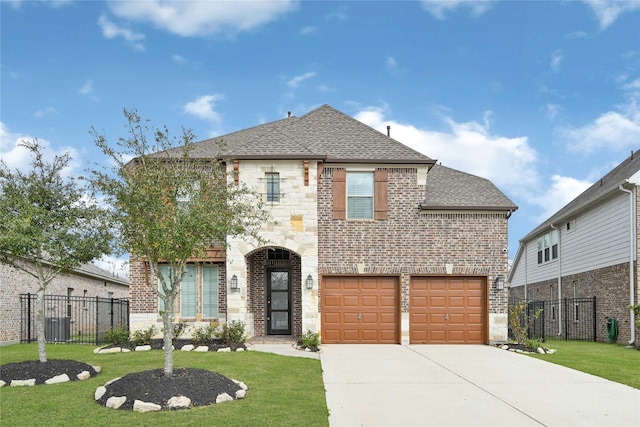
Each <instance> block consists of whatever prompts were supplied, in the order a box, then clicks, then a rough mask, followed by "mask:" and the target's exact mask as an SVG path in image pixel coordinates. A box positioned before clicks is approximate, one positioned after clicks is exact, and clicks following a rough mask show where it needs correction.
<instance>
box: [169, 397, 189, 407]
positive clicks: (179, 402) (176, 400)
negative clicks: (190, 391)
mask: <svg viewBox="0 0 640 427" xmlns="http://www.w3.org/2000/svg"><path fill="white" fill-rule="evenodd" d="M189 406H191V399H189V398H188V397H187V396H173V397H172V398H171V399H169V400H168V401H167V407H168V408H169V409H181V408H188V407H189Z"/></svg>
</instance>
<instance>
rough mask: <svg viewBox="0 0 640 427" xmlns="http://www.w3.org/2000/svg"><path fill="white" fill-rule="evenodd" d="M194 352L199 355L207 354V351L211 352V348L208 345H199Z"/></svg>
mask: <svg viewBox="0 0 640 427" xmlns="http://www.w3.org/2000/svg"><path fill="white" fill-rule="evenodd" d="M193 351H196V352H199V353H206V352H207V351H209V347H207V346H206V345H199V346H198V347H196V348H195V350H193Z"/></svg>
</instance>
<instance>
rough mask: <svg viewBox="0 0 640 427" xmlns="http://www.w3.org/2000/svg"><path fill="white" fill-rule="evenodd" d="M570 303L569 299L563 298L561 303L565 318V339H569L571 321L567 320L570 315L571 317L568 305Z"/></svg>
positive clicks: (563, 317)
mask: <svg viewBox="0 0 640 427" xmlns="http://www.w3.org/2000/svg"><path fill="white" fill-rule="evenodd" d="M567 305H568V303H567V299H566V298H563V299H562V305H561V308H560V309H561V310H563V312H562V319H563V320H564V325H563V326H564V328H563V329H564V340H565V341H567V340H568V339H569V322H568V321H567V319H568V317H569V314H568V313H569V309H568V307H567Z"/></svg>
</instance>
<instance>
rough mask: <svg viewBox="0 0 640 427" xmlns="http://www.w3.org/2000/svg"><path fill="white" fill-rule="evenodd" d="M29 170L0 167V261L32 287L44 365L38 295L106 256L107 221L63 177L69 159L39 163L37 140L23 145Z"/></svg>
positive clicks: (108, 247)
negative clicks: (32, 283) (27, 279)
mask: <svg viewBox="0 0 640 427" xmlns="http://www.w3.org/2000/svg"><path fill="white" fill-rule="evenodd" d="M21 145H22V146H23V147H25V148H26V149H27V150H29V151H30V153H31V156H32V162H31V169H30V170H29V171H27V172H22V171H20V170H18V169H16V170H11V169H10V168H9V167H8V166H7V164H6V163H5V162H4V161H3V162H0V261H1V262H4V263H6V264H9V265H12V266H13V267H15V268H18V269H20V270H22V271H24V272H25V273H27V274H29V275H30V276H32V277H34V278H35V279H36V281H37V283H38V291H37V293H36V294H37V299H38V302H37V306H38V309H37V313H36V329H37V335H38V344H39V352H40V360H41V361H42V362H45V361H46V350H45V342H46V340H45V336H44V322H45V320H44V307H43V305H44V291H45V289H46V288H47V286H48V285H49V283H51V281H52V280H53V279H54V278H55V277H56V276H58V274H60V273H65V272H68V271H71V270H73V269H74V268H76V267H79V266H81V265H82V264H85V263H87V262H89V261H92V260H94V259H96V258H99V257H100V256H102V255H104V254H108V253H110V252H111V242H112V233H111V227H110V222H109V217H108V215H107V213H108V211H106V210H105V209H104V208H103V207H101V206H100V205H98V204H97V203H95V201H93V199H92V197H91V195H90V194H89V193H88V189H87V188H86V187H85V186H83V185H80V184H79V182H78V181H77V180H76V179H74V178H73V177H65V176H64V175H63V173H64V170H65V168H67V167H68V165H69V162H70V160H71V156H70V155H69V154H68V153H65V154H62V155H56V156H55V157H54V159H53V161H51V162H49V161H47V160H45V158H44V153H43V147H42V145H41V144H40V142H39V141H38V140H33V141H23V142H22V143H21Z"/></svg>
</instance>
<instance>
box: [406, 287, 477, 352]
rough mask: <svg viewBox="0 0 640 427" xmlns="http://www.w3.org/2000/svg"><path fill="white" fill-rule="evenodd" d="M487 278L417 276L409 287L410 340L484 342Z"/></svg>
mask: <svg viewBox="0 0 640 427" xmlns="http://www.w3.org/2000/svg"><path fill="white" fill-rule="evenodd" d="M485 284H486V280H485V279H484V278H480V277H414V278H412V279H411V285H410V291H409V295H410V298H409V301H410V306H409V312H410V315H409V331H410V333H409V339H410V342H411V343H432V344H440V343H452V344H453V343H478V344H480V343H484V342H485V341H486V338H485V336H486V329H487V326H486V318H487V315H486V295H485V292H486V285H485Z"/></svg>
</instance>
